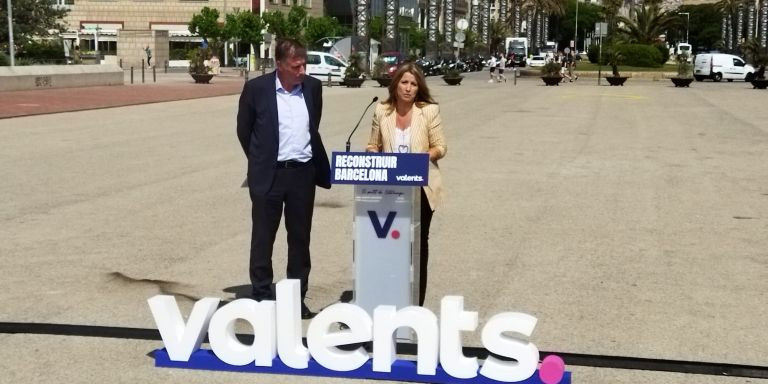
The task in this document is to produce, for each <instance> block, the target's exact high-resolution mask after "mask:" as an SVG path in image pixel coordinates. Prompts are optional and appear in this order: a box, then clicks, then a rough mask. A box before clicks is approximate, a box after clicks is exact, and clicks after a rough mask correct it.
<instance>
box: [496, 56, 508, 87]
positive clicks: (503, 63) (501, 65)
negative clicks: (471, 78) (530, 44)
mask: <svg viewBox="0 0 768 384" xmlns="http://www.w3.org/2000/svg"><path fill="white" fill-rule="evenodd" d="M498 55H499V61H498V62H497V64H496V71H497V73H498V75H497V77H496V81H498V82H499V83H501V79H504V82H505V83H506V82H507V77H506V76H504V68H506V66H507V61H506V60H505V59H504V55H503V54H502V53H501V52H499V53H498Z"/></svg>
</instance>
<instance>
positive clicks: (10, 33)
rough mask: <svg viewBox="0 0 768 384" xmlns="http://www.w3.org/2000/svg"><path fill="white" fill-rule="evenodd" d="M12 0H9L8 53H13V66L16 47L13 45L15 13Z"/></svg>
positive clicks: (13, 64) (12, 64)
mask: <svg viewBox="0 0 768 384" xmlns="http://www.w3.org/2000/svg"><path fill="white" fill-rule="evenodd" d="M11 8H12V6H11V0H8V53H9V54H10V55H11V67H13V66H15V65H16V59H15V57H16V49H15V48H14V47H13V13H12V12H11Z"/></svg>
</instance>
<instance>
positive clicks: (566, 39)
mask: <svg viewBox="0 0 768 384" xmlns="http://www.w3.org/2000/svg"><path fill="white" fill-rule="evenodd" d="M600 9H601V8H600V6H598V5H594V4H592V3H586V2H584V3H579V20H578V21H579V25H578V28H579V33H578V38H579V39H580V40H581V39H583V38H584V37H585V35H584V33H585V31H587V32H590V31H593V30H594V29H595V23H597V22H599V21H602V17H601V15H600ZM557 19H559V20H557V21H555V22H554V23H553V24H554V26H555V29H554V31H553V37H554V40H555V41H557V43H558V47H561V49H562V47H567V46H569V45H570V42H571V40H573V38H574V37H575V36H576V34H575V33H574V27H575V26H576V2H575V1H569V2H567V3H566V9H565V14H564V15H563V16H562V17H559V18H557ZM578 45H579V47H580V49H585V50H586V49H587V48H586V47H581V44H578Z"/></svg>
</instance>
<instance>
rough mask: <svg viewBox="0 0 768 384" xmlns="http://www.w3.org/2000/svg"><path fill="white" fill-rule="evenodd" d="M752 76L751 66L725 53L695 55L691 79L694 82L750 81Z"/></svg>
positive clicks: (753, 71)
mask: <svg viewBox="0 0 768 384" xmlns="http://www.w3.org/2000/svg"><path fill="white" fill-rule="evenodd" d="M754 76H755V68H754V67H753V66H751V65H749V64H747V63H746V61H744V59H742V58H741V57H738V56H734V55H728V54H725V53H700V54H698V55H696V59H695V60H694V64H693V77H694V78H695V79H696V81H702V80H704V79H712V80H713V81H715V82H718V81H720V80H723V79H726V80H728V81H734V80H744V81H752V79H753V78H754Z"/></svg>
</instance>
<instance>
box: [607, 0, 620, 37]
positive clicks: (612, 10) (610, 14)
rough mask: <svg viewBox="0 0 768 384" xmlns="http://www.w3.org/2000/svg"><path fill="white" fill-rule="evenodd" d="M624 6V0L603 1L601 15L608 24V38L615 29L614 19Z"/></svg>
mask: <svg viewBox="0 0 768 384" xmlns="http://www.w3.org/2000/svg"><path fill="white" fill-rule="evenodd" d="M623 4H624V0H603V8H602V14H603V17H604V18H605V22H606V24H608V31H607V35H608V37H611V36H613V33H614V31H615V29H616V22H617V20H616V18H617V17H618V15H619V9H620V8H621V6H622V5H623Z"/></svg>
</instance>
